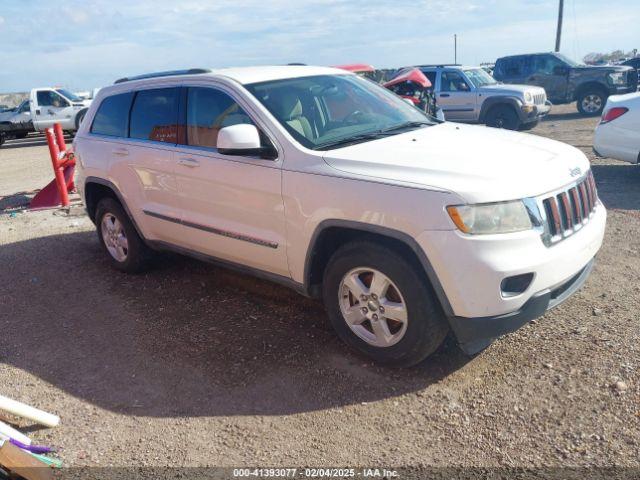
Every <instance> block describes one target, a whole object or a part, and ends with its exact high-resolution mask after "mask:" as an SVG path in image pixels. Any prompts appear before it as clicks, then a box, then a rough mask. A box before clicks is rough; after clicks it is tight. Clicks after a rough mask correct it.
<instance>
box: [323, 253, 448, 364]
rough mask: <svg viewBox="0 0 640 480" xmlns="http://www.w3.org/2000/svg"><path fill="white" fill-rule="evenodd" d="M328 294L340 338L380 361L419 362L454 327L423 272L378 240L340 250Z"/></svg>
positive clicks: (325, 295) (326, 289)
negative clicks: (450, 324)
mask: <svg viewBox="0 0 640 480" xmlns="http://www.w3.org/2000/svg"><path fill="white" fill-rule="evenodd" d="M323 298H324V304H325V307H326V309H327V313H328V315H329V319H330V321H331V324H332V326H333V328H334V329H335V331H336V332H337V334H338V336H339V337H340V338H341V339H342V340H343V341H344V342H346V343H347V344H349V345H351V346H353V347H355V348H356V349H357V350H359V351H360V352H362V353H364V354H365V355H367V356H369V357H371V358H372V359H373V360H375V361H376V362H379V363H384V364H388V365H394V366H411V365H415V364H417V363H419V362H421V361H422V360H424V359H425V358H426V357H428V356H429V355H431V354H432V353H433V352H435V351H436V350H437V349H438V347H439V346H440V345H441V344H442V342H443V341H444V339H445V337H446V335H447V332H448V330H449V329H448V323H447V321H446V319H445V317H444V315H443V313H442V311H441V308H440V305H439V304H438V302H437V300H436V299H435V297H434V294H433V292H432V290H431V288H430V286H429V284H428V283H427V280H426V278H424V275H422V274H421V272H420V271H419V270H417V269H416V267H415V266H414V265H412V264H411V263H410V262H408V261H407V260H406V259H405V258H403V257H402V256H401V255H399V254H398V253H397V252H396V251H394V250H392V249H390V248H387V247H384V246H381V245H378V244H376V243H373V242H368V241H361V242H353V243H350V244H347V245H345V246H343V247H341V248H340V249H338V251H336V253H335V254H334V255H333V256H332V257H331V260H330V261H329V264H328V265H327V270H326V272H325V275H324V280H323Z"/></svg>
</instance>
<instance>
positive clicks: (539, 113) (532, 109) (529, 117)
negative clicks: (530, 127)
mask: <svg viewBox="0 0 640 480" xmlns="http://www.w3.org/2000/svg"><path fill="white" fill-rule="evenodd" d="M550 111H551V102H550V101H549V100H547V101H546V102H545V103H544V105H523V106H522V107H520V112H519V113H520V121H521V122H523V123H530V122H537V121H538V120H540V119H541V118H543V117H545V116H547V114H548V113H549V112H550Z"/></svg>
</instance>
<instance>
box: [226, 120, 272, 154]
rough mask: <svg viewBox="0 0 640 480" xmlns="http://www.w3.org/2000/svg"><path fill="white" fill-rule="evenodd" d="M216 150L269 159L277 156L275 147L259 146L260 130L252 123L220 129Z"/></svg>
mask: <svg viewBox="0 0 640 480" xmlns="http://www.w3.org/2000/svg"><path fill="white" fill-rule="evenodd" d="M218 152H219V153H222V154H223V155H238V156H258V157H261V158H269V159H275V158H276V157H277V156H278V152H277V151H276V149H275V148H273V147H263V146H261V144H260V132H258V129H257V128H256V127H255V126H254V125H249V124H246V123H240V124H237V125H231V126H229V127H224V128H222V129H220V131H219V132H218Z"/></svg>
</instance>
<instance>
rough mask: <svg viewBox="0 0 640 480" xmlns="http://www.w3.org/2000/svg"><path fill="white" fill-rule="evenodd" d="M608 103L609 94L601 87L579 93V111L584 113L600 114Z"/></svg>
mask: <svg viewBox="0 0 640 480" xmlns="http://www.w3.org/2000/svg"><path fill="white" fill-rule="evenodd" d="M605 103H607V96H606V95H605V94H604V93H603V92H602V90H599V89H591V90H585V91H584V92H582V93H581V94H580V95H578V101H577V107H578V111H579V112H580V113H581V114H583V115H600V114H602V110H604V105H605Z"/></svg>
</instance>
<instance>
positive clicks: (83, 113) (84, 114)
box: [73, 107, 89, 130]
mask: <svg viewBox="0 0 640 480" xmlns="http://www.w3.org/2000/svg"><path fill="white" fill-rule="evenodd" d="M88 111H89V107H85V108H83V109H81V110H78V113H76V116H75V118H74V119H73V123H74V124H75V125H76V130H79V129H80V121H79V120H78V119H79V118H80V116H81V115H82V118H83V119H84V117H86V116H87V112H88Z"/></svg>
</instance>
